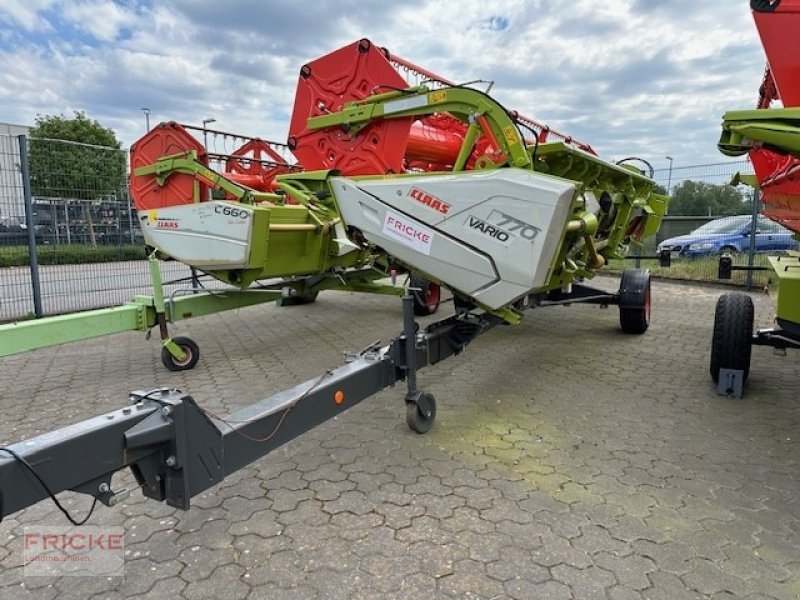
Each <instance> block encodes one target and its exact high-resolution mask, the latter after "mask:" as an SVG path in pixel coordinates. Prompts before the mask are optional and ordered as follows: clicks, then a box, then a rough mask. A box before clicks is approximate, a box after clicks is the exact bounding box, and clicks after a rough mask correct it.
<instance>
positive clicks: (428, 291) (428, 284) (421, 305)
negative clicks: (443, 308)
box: [409, 275, 442, 317]
mask: <svg viewBox="0 0 800 600" xmlns="http://www.w3.org/2000/svg"><path fill="white" fill-rule="evenodd" d="M409 285H410V286H411V287H412V288H419V291H416V290H415V291H413V292H411V295H412V296H413V297H414V314H415V315H417V316H418V317H425V316H428V315H432V314H433V313H435V312H436V311H437V310H439V303H440V302H441V301H442V288H441V287H439V284H438V283H433V282H432V281H428V280H427V279H425V278H424V277H420V276H419V275H412V276H411V281H410V282H409Z"/></svg>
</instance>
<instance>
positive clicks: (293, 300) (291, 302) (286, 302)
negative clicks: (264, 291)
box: [278, 291, 319, 306]
mask: <svg viewBox="0 0 800 600" xmlns="http://www.w3.org/2000/svg"><path fill="white" fill-rule="evenodd" d="M317 296H319V291H315V292H308V293H307V294H299V295H297V296H289V297H288V298H281V299H280V300H279V301H278V306H301V305H303V304H312V303H313V302H316V300H317Z"/></svg>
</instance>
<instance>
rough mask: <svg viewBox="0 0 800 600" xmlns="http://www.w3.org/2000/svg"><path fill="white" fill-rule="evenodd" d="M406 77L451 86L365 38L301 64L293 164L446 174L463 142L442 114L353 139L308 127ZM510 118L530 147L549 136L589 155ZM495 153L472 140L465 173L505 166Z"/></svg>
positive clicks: (377, 126)
mask: <svg viewBox="0 0 800 600" xmlns="http://www.w3.org/2000/svg"><path fill="white" fill-rule="evenodd" d="M403 75H406V77H403ZM410 77H414V78H416V79H417V80H418V81H424V82H425V83H426V84H428V85H430V86H431V87H432V88H434V89H435V88H436V87H437V85H438V86H453V85H456V84H454V83H453V82H451V81H448V80H447V79H445V78H443V77H440V76H438V75H436V74H434V73H431V72H429V71H426V70H425V69H422V68H421V67H418V66H416V65H414V64H413V63H410V62H408V61H406V60H404V59H402V58H399V57H396V56H392V55H390V54H389V52H388V51H387V50H386V49H384V48H378V47H377V46H375V45H373V44H372V43H371V42H370V41H369V40H366V39H364V40H360V41H358V42H355V43H353V44H350V45H349V46H345V47H344V48H341V49H340V50H338V51H336V52H333V53H331V54H328V55H326V56H323V57H322V58H319V59H317V60H315V61H312V62H310V63H308V64H306V65H304V66H303V67H302V69H300V77H299V80H298V84H297V92H296V95H295V103H294V111H293V113H292V122H291V125H290V128H289V147H290V148H292V151H293V152H294V154H295V156H296V157H297V159H298V161H300V163H301V164H302V165H303V166H304V167H305V168H306V169H309V170H316V169H337V170H339V171H341V172H342V173H344V174H346V175H370V174H383V173H402V172H406V171H418V170H423V171H434V170H447V169H449V168H451V167H452V166H453V164H454V163H455V162H456V158H457V157H458V153H459V150H460V148H461V146H462V144H463V142H464V139H465V137H466V135H467V125H466V124H465V123H464V122H463V121H462V120H459V119H456V118H454V117H453V116H451V115H448V114H447V113H439V114H434V115H431V116H425V117H422V118H417V119H415V118H413V117H408V118H402V119H386V120H382V119H379V120H375V121H373V122H371V123H370V124H369V125H368V126H367V127H365V128H364V129H361V130H358V131H356V132H351V131H348V130H346V128H325V129H309V127H308V120H309V119H310V118H312V117H318V116H322V115H325V114H328V113H331V112H336V111H339V110H341V109H342V108H343V107H344V105H345V104H347V103H350V102H358V101H360V100H364V99H365V98H367V97H369V96H372V95H374V94H380V93H383V92H391V91H397V90H402V89H405V88H407V87H408V86H409V85H410V84H411V83H412V82H411V81H409V78H410ZM433 93H435V92H433ZM397 102H398V105H397V106H398V110H401V109H402V108H406V107H405V105H404V104H403V101H402V100H398V101H397ZM401 107H402V108H401ZM510 114H511V116H512V117H513V118H514V119H515V120H516V121H517V122H518V123H519V124H520V125H521V126H522V127H524V128H526V129H529V130H530V131H531V133H532V134H534V135H535V136H536V140H535V141H534V140H530V143H536V142H538V143H542V142H545V141H547V140H548V139H550V138H551V137H554V138H556V139H557V140H559V141H564V142H565V143H568V144H571V145H574V146H575V147H577V148H580V149H581V150H584V151H586V152H589V153H592V154H594V151H593V150H592V148H591V147H590V146H589V145H588V144H583V143H580V142H576V141H575V140H573V139H572V138H571V137H569V136H566V135H564V134H561V133H559V132H557V131H555V130H552V129H550V128H549V127H547V126H545V125H542V124H541V123H539V122H537V121H534V120H533V119H530V118H528V117H525V116H522V115H519V114H517V113H516V112H512V113H510ZM482 118H483V117H479V118H478V119H479V120H480V119H482ZM482 131H483V132H488V131H490V128H489V127H488V126H487V125H486V124H484V123H482ZM499 147H500V144H498V143H497V140H494V139H492V137H491V135H490V134H486V133H483V134H482V135H480V136H479V137H478V139H477V140H476V141H475V144H474V147H473V150H472V153H471V154H470V156H469V158H468V159H467V162H466V168H467V169H471V168H473V167H474V166H475V164H476V163H477V161H480V160H492V161H494V162H499V161H501V160H503V159H504V157H503V156H502V155H501V154H500V153H499Z"/></svg>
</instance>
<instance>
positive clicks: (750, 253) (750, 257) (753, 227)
mask: <svg viewBox="0 0 800 600" xmlns="http://www.w3.org/2000/svg"><path fill="white" fill-rule="evenodd" d="M758 203H759V195H758V188H753V219H752V220H751V221H750V247H749V248H748V250H747V266H748V267H750V268H749V269H748V270H747V287H748V288H751V287H753V269H752V267H753V264H754V263H755V260H756V231H758V208H759V207H758Z"/></svg>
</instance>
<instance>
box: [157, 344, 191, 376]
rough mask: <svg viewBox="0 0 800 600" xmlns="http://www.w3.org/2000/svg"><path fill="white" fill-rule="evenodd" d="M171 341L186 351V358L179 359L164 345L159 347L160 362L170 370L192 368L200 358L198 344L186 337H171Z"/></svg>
mask: <svg viewBox="0 0 800 600" xmlns="http://www.w3.org/2000/svg"><path fill="white" fill-rule="evenodd" d="M172 342H173V343H175V344H177V345H178V346H180V349H181V350H183V351H184V352H185V353H186V359H185V360H182V361H179V360H177V359H176V358H175V357H174V356H172V354H170V353H169V350H167V348H166V347H163V348H161V362H162V363H164V366H165V367H166V368H167V369H168V370H170V371H188V370H190V369H194V368H195V366H196V365H197V361H198V360H200V346H198V345H197V344H196V343H195V342H194V340H191V339H189V338H187V337H176V338H172Z"/></svg>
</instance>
